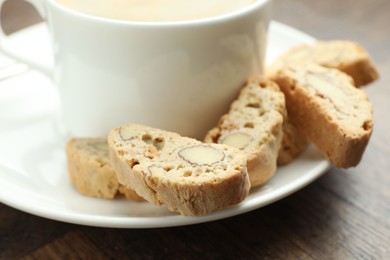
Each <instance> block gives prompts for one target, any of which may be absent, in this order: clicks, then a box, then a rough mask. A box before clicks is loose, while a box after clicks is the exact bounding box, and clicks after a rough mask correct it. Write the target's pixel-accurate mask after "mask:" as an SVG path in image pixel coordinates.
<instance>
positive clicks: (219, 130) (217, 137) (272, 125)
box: [205, 77, 285, 187]
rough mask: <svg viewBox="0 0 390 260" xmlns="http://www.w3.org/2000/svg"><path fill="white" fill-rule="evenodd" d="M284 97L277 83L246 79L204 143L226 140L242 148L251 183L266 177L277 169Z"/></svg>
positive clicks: (266, 179)
mask: <svg viewBox="0 0 390 260" xmlns="http://www.w3.org/2000/svg"><path fill="white" fill-rule="evenodd" d="M284 117H285V100H284V95H283V93H282V92H281V91H280V90H279V87H278V86H277V84H275V83H274V82H272V81H268V80H265V79H263V78H259V77H253V78H251V79H249V80H248V82H247V84H246V86H244V88H243V89H242V90H241V92H240V95H239V97H238V99H237V100H236V101H234V102H233V103H232V105H231V107H230V110H229V112H228V113H227V114H225V115H223V116H222V117H221V119H220V120H219V123H218V125H217V126H216V127H215V128H213V129H211V130H210V131H209V132H208V133H207V135H206V137H205V142H206V143H221V144H227V145H230V146H233V147H236V148H239V149H241V150H243V151H244V153H245V154H246V156H247V160H248V163H247V164H248V173H249V178H250V181H251V186H252V187H254V186H258V185H261V184H264V183H265V182H266V181H268V180H269V179H270V178H271V177H272V176H273V175H274V174H275V172H276V161H277V157H278V152H279V149H280V146H281V142H282V135H283V130H282V125H283V118H284Z"/></svg>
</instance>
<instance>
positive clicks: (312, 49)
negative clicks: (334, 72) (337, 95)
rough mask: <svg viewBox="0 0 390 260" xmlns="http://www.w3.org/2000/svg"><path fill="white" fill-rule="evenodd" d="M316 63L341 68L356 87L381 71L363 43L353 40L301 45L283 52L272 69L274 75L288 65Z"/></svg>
mask: <svg viewBox="0 0 390 260" xmlns="http://www.w3.org/2000/svg"><path fill="white" fill-rule="evenodd" d="M294 63H315V64H318V65H322V66H324V67H328V68H336V69H339V70H341V71H343V72H345V73H346V74H348V75H350V76H351V77H352V78H353V79H354V82H355V85H356V86H363V85H367V84H368V83H370V82H372V81H374V80H376V79H377V78H378V71H377V69H376V67H375V65H374V64H373V62H372V61H371V58H370V56H369V54H368V53H367V52H366V51H365V50H364V49H363V47H362V46H361V45H359V44H358V43H356V42H351V41H342V40H335V41H319V42H316V43H314V44H304V45H299V46H297V47H295V48H291V49H290V50H288V51H287V52H286V53H285V54H283V55H281V56H280V57H279V58H278V59H277V60H276V61H275V62H274V63H273V64H272V65H271V66H270V67H269V68H268V72H267V74H269V75H270V76H271V77H272V76H273V75H274V74H275V73H276V72H277V71H278V70H279V69H280V68H282V67H284V66H285V65H286V64H294Z"/></svg>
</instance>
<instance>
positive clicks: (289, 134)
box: [277, 111, 310, 166]
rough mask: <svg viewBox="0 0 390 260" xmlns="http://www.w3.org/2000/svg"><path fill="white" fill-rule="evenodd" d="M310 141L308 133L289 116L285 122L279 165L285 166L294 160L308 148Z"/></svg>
mask: <svg viewBox="0 0 390 260" xmlns="http://www.w3.org/2000/svg"><path fill="white" fill-rule="evenodd" d="M287 115H288V111H287ZM309 143H310V142H309V140H308V139H307V137H306V134H305V133H304V132H303V131H302V130H301V129H300V128H299V127H297V126H296V125H295V124H294V123H293V122H292V121H291V119H289V117H288V116H287V119H286V120H285V121H284V122H283V139H282V145H281V147H280V150H279V154H278V161H277V165H279V166H283V165H287V164H289V163H291V162H292V161H294V160H295V159H296V158H297V157H298V156H299V155H300V154H301V153H302V152H303V151H304V150H305V149H306V148H307V146H308V145H309Z"/></svg>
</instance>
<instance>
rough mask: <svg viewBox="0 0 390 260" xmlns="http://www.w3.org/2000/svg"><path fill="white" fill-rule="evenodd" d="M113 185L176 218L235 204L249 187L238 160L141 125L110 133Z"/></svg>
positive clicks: (231, 153) (237, 154)
mask: <svg viewBox="0 0 390 260" xmlns="http://www.w3.org/2000/svg"><path fill="white" fill-rule="evenodd" d="M108 143H109V148H110V153H111V162H112V165H113V166H114V168H115V170H116V173H117V177H118V181H119V182H120V183H121V184H123V185H124V186H125V187H128V188H131V189H134V190H135V191H136V192H137V193H138V194H139V195H140V196H142V197H143V198H145V199H146V200H147V201H149V202H151V203H153V204H156V205H162V204H165V205H166V206H167V207H168V209H169V210H171V211H174V212H179V213H180V214H182V215H204V214H207V213H209V212H211V211H214V210H218V209H222V208H225V207H229V206H231V205H235V204H238V203H240V202H241V201H242V200H244V199H245V198H246V196H247V195H248V192H249V188H250V183H249V178H248V174H247V168H246V158H245V156H244V154H243V153H242V152H241V151H239V150H237V149H235V148H232V147H228V146H225V145H218V144H204V143H201V142H199V141H197V140H195V139H192V138H187V137H182V136H180V135H178V134H176V133H172V132H167V131H163V130H159V129H155V128H151V127H147V126H143V125H137V124H128V125H124V126H122V127H119V128H115V129H113V130H111V131H110V134H109V137H108Z"/></svg>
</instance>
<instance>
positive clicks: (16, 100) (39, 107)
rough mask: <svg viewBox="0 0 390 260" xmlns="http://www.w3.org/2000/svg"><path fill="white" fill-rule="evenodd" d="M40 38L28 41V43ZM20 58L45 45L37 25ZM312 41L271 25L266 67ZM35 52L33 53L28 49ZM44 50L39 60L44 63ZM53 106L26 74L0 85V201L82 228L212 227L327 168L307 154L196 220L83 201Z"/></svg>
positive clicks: (20, 42)
mask: <svg viewBox="0 0 390 260" xmlns="http://www.w3.org/2000/svg"><path fill="white" fill-rule="evenodd" d="M37 33H38V34H40V35H42V37H40V38H31V35H36V34H37ZM12 41H13V44H15V46H17V47H18V48H19V49H20V50H22V51H25V52H26V53H28V52H30V51H32V50H33V49H34V48H32V47H34V46H35V45H37V46H39V45H40V42H41V41H45V27H43V25H37V26H33V27H30V28H28V29H25V30H23V31H21V32H19V33H17V34H15V35H14V36H13V37H12ZM313 41H314V39H313V38H312V37H310V36H308V35H306V34H304V33H301V32H299V31H297V30H295V29H292V28H290V27H287V26H285V25H282V24H280V23H276V22H273V23H272V25H271V30H270V38H269V50H268V53H267V60H268V62H269V61H271V60H272V59H274V58H275V57H276V56H277V55H278V54H280V53H281V52H282V51H284V50H286V49H287V48H289V47H291V46H294V45H296V44H299V43H309V42H313ZM32 45H33V46H32ZM47 56H48V54H45V50H44V49H42V53H41V57H42V59H45V58H47ZM57 107H58V100H57V96H56V92H55V90H54V89H53V88H52V86H51V83H50V81H49V80H47V79H46V78H45V77H44V76H42V75H41V74H40V73H38V72H35V71H30V72H28V73H26V74H24V75H22V76H18V77H16V78H13V79H8V80H5V81H1V82H0V201H1V202H2V203H5V204H7V205H10V206H12V207H15V208H17V209H20V210H22V211H26V212H29V213H31V214H35V215H38V216H42V217H46V218H50V219H55V220H59V221H65V222H70V223H78V224H83V225H91V226H100V227H120V228H152V227H168V226H179V225H189V224H195V223H202V222H208V221H212V220H218V219H222V218H226V217H230V216H234V215H238V214H242V213H245V212H248V211H252V210H255V209H257V208H260V207H262V206H265V205H267V204H270V203H272V202H274V201H277V200H279V199H282V198H283V197H285V196H287V195H289V194H291V193H293V192H294V191H296V190H299V189H300V188H302V187H304V186H305V185H307V184H309V183H310V182H312V181H313V180H315V179H316V178H318V177H319V176H321V175H322V174H323V173H324V172H325V171H326V170H327V169H328V168H329V163H328V162H327V161H325V160H324V159H323V157H322V156H321V155H320V154H319V152H318V151H317V150H316V149H314V148H313V147H310V148H309V149H308V150H307V151H306V152H305V153H304V154H303V155H302V156H301V157H299V159H297V160H296V161H295V162H293V163H292V164H289V165H288V166H285V167H280V168H279V169H278V172H277V174H276V176H275V177H274V178H273V179H272V180H271V181H270V182H269V183H268V184H267V185H265V186H264V187H261V188H256V189H254V190H252V191H251V193H250V195H249V197H248V198H246V199H245V201H243V202H242V203H241V204H240V205H237V206H234V207H231V208H228V209H224V210H221V211H218V212H214V213H212V214H209V215H206V216H201V217H184V216H180V215H178V214H175V213H171V212H169V211H168V210H167V209H166V208H165V207H163V206H162V207H158V206H154V205H151V204H148V203H146V202H141V203H135V202H130V201H126V200H124V199H115V200H102V199H94V198H88V197H84V196H82V195H80V194H78V193H77V192H76V190H75V189H74V187H73V186H72V185H71V183H70V181H69V179H68V176H67V171H66V158H65V152H64V141H63V140H64V139H63V138H62V137H61V136H60V133H58V131H57V130H56V129H58V128H57V122H56V116H55V114H56V111H57Z"/></svg>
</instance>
